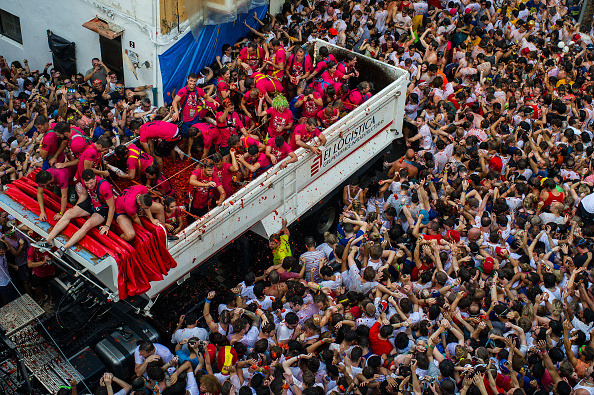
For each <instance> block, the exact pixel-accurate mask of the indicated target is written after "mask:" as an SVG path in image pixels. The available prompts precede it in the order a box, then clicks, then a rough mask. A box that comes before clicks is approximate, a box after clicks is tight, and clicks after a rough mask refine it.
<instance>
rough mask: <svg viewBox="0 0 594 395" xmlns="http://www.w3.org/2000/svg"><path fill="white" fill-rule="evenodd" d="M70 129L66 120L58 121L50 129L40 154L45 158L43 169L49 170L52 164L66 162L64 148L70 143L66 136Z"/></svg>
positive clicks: (44, 138) (43, 141)
mask: <svg viewBox="0 0 594 395" xmlns="http://www.w3.org/2000/svg"><path fill="white" fill-rule="evenodd" d="M69 130H70V125H68V123H66V122H58V123H56V124H55V125H54V126H53V129H52V130H49V131H48V132H47V133H46V134H45V136H43V140H42V142H41V150H40V153H39V156H41V158H42V159H43V166H42V169H43V170H47V169H48V168H49V167H50V166H54V165H55V164H56V163H62V162H64V159H65V158H66V154H65V153H64V149H65V148H66V145H67V144H68V140H67V139H66V137H65V136H64V134H65V133H66V132H68V131H69Z"/></svg>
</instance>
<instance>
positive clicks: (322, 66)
mask: <svg viewBox="0 0 594 395" xmlns="http://www.w3.org/2000/svg"><path fill="white" fill-rule="evenodd" d="M318 54H319V56H320V58H321V59H322V60H321V61H319V62H318V63H317V64H316V68H315V70H314V71H313V72H312V73H311V75H310V78H313V77H315V76H316V75H320V74H321V73H323V72H324V71H325V70H326V68H327V67H328V63H330V62H334V63H336V58H335V57H334V55H332V54H331V53H330V52H329V51H328V48H326V47H320V49H319V50H318Z"/></svg>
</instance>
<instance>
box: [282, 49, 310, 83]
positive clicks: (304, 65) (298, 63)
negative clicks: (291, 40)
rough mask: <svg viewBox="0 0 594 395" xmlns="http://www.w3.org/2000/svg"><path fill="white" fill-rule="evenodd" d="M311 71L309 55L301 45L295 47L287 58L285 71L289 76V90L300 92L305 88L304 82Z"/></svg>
mask: <svg viewBox="0 0 594 395" xmlns="http://www.w3.org/2000/svg"><path fill="white" fill-rule="evenodd" d="M312 71H313V61H312V60H311V56H309V54H308V53H306V52H305V50H304V49H303V48H301V47H295V48H294V49H293V54H292V55H291V56H289V59H287V63H286V66H285V73H287V76H288V77H289V82H290V83H289V84H288V85H289V90H290V91H291V93H294V92H295V89H296V93H297V94H301V92H303V89H304V88H305V83H306V81H307V79H308V78H309V76H310V75H311V72H312Z"/></svg>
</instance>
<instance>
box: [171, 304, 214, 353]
mask: <svg viewBox="0 0 594 395" xmlns="http://www.w3.org/2000/svg"><path fill="white" fill-rule="evenodd" d="M184 322H185V323H186V327H185V328H183V329H177V330H176V331H175V332H174V333H173V336H171V343H173V344H177V343H180V342H181V341H182V340H184V339H190V338H192V337H197V338H198V339H200V340H203V341H206V340H208V332H207V331H206V329H204V328H200V327H198V315H197V314H196V313H193V312H192V313H188V314H186V315H185V316H183V315H182V316H181V318H180V320H179V324H178V328H179V326H181V325H183V323H184ZM184 347H187V346H186V345H185V344H184Z"/></svg>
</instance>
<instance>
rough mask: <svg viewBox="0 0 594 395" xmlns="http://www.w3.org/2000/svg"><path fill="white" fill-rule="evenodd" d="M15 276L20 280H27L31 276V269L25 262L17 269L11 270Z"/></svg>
mask: <svg viewBox="0 0 594 395" xmlns="http://www.w3.org/2000/svg"><path fill="white" fill-rule="evenodd" d="M13 272H14V273H15V277H16V278H17V279H18V280H19V281H22V282H27V281H29V279H30V278H31V269H29V266H27V265H26V264H24V265H21V266H18V269H16V270H14V271H13Z"/></svg>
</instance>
